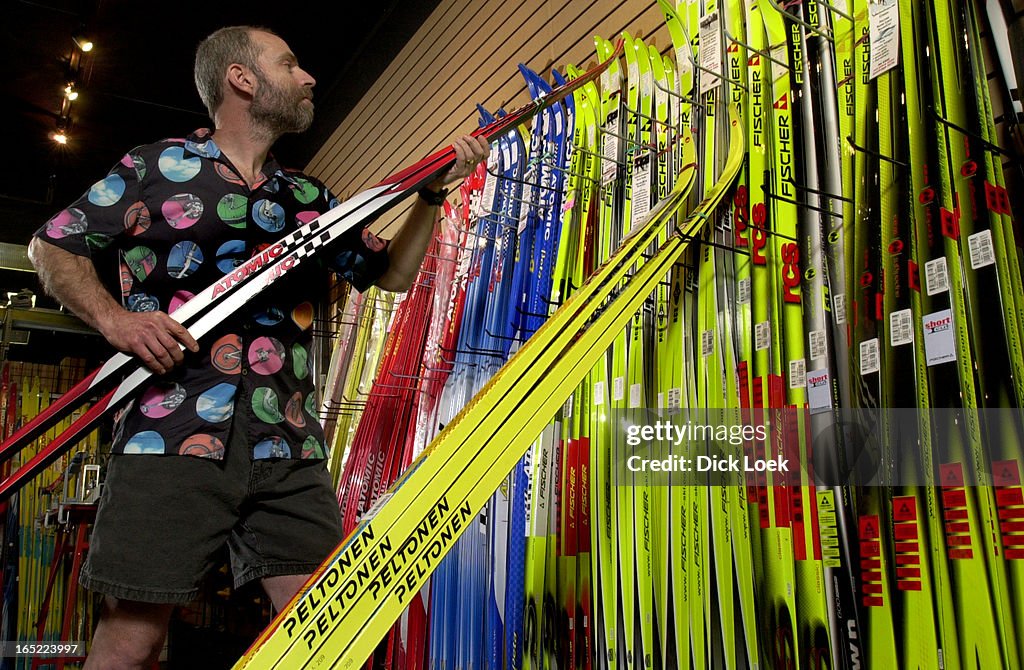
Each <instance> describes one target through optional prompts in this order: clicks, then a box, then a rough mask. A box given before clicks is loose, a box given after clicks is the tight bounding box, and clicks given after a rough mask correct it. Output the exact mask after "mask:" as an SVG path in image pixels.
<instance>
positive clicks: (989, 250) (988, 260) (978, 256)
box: [967, 230, 996, 270]
mask: <svg viewBox="0 0 1024 670" xmlns="http://www.w3.org/2000/svg"><path fill="white" fill-rule="evenodd" d="M967 249H968V250H969V251H970V254H971V269H972V270H977V269H978V268H983V267H985V266H986V265H992V264H994V263H995V262H996V252H995V249H994V248H993V247H992V231H991V230H983V231H981V232H980V233H974V234H973V235H971V236H970V237H968V238H967Z"/></svg>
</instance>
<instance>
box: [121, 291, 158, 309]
mask: <svg viewBox="0 0 1024 670" xmlns="http://www.w3.org/2000/svg"><path fill="white" fill-rule="evenodd" d="M125 304H126V305H127V307H128V311H129V312H155V311H157V310H159V309H160V301H159V300H157V299H156V298H154V297H153V296H151V295H149V294H147V293H133V294H131V295H129V296H128V297H127V298H126V299H125Z"/></svg>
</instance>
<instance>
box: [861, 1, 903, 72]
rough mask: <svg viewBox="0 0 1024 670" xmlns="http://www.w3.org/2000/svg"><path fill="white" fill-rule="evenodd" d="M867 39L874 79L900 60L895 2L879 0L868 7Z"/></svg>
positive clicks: (898, 23)
mask: <svg viewBox="0 0 1024 670" xmlns="http://www.w3.org/2000/svg"><path fill="white" fill-rule="evenodd" d="M868 13H869V17H868V26H869V34H868V39H869V40H870V41H871V42H870V45H871V46H870V49H871V55H870V58H871V65H870V67H871V71H870V73H869V76H870V77H871V78H872V79H874V78H875V77H877V76H879V75H881V74H884V73H886V72H888V71H889V70H891V69H893V68H894V67H896V65H897V64H898V63H899V59H900V8H899V5H897V3H896V0H880V1H879V2H874V3H871V4H869V5H868Z"/></svg>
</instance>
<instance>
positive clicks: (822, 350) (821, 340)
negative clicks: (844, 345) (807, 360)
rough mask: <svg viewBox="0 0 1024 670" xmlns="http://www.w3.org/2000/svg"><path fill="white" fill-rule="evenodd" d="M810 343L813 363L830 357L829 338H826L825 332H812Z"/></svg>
mask: <svg viewBox="0 0 1024 670" xmlns="http://www.w3.org/2000/svg"><path fill="white" fill-rule="evenodd" d="M810 341H811V360H812V361H816V360H818V359H819V358H825V356H827V355H828V338H827V337H826V336H825V331H824V330H812V331H811V335H810Z"/></svg>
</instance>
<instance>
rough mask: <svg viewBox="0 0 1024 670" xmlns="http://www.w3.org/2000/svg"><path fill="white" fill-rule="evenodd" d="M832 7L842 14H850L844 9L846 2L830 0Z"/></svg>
mask: <svg viewBox="0 0 1024 670" xmlns="http://www.w3.org/2000/svg"><path fill="white" fill-rule="evenodd" d="M832 7H833V8H835V10H836V11H839V12H842V13H843V14H849V13H850V10H849V9H847V7H846V0H832Z"/></svg>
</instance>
